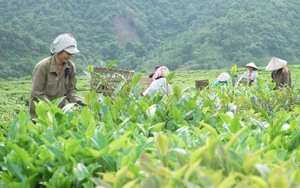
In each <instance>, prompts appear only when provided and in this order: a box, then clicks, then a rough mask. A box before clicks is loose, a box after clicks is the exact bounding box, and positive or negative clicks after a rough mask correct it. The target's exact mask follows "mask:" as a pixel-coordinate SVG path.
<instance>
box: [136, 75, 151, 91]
mask: <svg viewBox="0 0 300 188" xmlns="http://www.w3.org/2000/svg"><path fill="white" fill-rule="evenodd" d="M152 81H153V79H152V78H141V79H140V81H139V84H140V88H141V91H145V90H146V89H147V88H148V87H149V86H150V84H151V83H152Z"/></svg>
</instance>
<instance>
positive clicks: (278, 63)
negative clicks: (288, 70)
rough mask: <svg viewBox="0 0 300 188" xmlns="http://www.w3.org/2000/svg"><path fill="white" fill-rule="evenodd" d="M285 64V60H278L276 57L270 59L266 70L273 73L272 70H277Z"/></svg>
mask: <svg viewBox="0 0 300 188" xmlns="http://www.w3.org/2000/svg"><path fill="white" fill-rule="evenodd" d="M286 64H287V61H286V60H283V59H279V58H277V57H272V59H271V61H270V62H269V64H268V65H267V67H266V69H267V70H270V71H273V70H278V69H281V68H282V67H284V66H285V65H286Z"/></svg>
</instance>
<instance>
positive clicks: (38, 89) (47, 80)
mask: <svg viewBox="0 0 300 188" xmlns="http://www.w3.org/2000/svg"><path fill="white" fill-rule="evenodd" d="M62 71H63V72H62V74H61V75H60V76H59V75H58V74H57V72H56V64H55V56H54V55H53V56H50V57H47V58H45V59H43V60H41V61H40V62H39V63H38V64H36V66H35V68H34V69H33V72H32V89H31V97H30V116H31V118H36V117H37V116H36V113H35V105H34V101H36V102H38V100H49V101H51V100H54V99H56V98H60V97H65V100H68V101H69V102H77V101H79V100H80V99H79V98H78V96H77V92H76V82H77V79H76V70H75V65H74V64H73V63H72V62H71V61H69V62H68V63H65V64H64V65H63V70H62ZM65 100H64V101H63V102H62V103H61V104H60V105H59V107H63V106H64V105H65V103H66V101H65Z"/></svg>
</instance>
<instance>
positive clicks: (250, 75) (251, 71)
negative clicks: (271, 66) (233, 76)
mask: <svg viewBox="0 0 300 188" xmlns="http://www.w3.org/2000/svg"><path fill="white" fill-rule="evenodd" d="M245 67H246V68H247V69H248V70H247V71H246V72H245V73H244V74H243V78H244V79H246V80H247V83H248V84H249V85H252V83H253V82H255V80H256V78H257V77H258V72H257V70H258V68H257V66H256V65H255V63H254V62H251V63H248V64H247V65H246V66H245Z"/></svg>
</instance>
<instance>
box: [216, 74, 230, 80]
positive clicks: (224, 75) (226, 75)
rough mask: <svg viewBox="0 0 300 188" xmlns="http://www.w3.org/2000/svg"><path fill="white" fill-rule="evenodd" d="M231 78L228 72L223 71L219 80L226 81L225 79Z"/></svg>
mask: <svg viewBox="0 0 300 188" xmlns="http://www.w3.org/2000/svg"><path fill="white" fill-rule="evenodd" d="M229 78H230V75H229V74H228V73H226V72H222V73H221V74H220V75H219V77H218V81H219V82H224V81H226V80H228V79H229Z"/></svg>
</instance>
